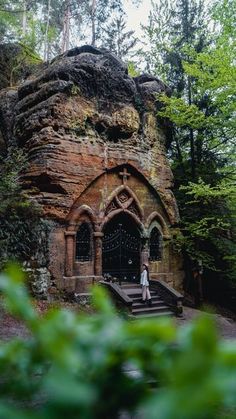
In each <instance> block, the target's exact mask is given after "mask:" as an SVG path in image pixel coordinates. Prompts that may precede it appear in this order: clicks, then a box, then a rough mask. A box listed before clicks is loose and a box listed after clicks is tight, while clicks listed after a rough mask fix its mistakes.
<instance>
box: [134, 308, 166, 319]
mask: <svg viewBox="0 0 236 419" xmlns="http://www.w3.org/2000/svg"><path fill="white" fill-rule="evenodd" d="M165 316H166V317H170V316H174V313H173V311H167V310H166V311H163V312H157V313H144V314H139V315H137V314H136V315H131V316H130V317H132V318H133V319H135V320H137V319H145V318H146V317H147V318H148V317H152V318H159V317H165Z"/></svg>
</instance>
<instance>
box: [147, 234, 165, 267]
mask: <svg viewBox="0 0 236 419" xmlns="http://www.w3.org/2000/svg"><path fill="white" fill-rule="evenodd" d="M149 251H150V253H149V255H150V256H149V258H150V260H151V261H157V260H161V257H162V236H161V233H160V231H159V230H158V228H157V227H154V228H153V229H152V231H151V235H150V241H149Z"/></svg>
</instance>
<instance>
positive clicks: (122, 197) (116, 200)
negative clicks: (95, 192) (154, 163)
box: [105, 185, 144, 220]
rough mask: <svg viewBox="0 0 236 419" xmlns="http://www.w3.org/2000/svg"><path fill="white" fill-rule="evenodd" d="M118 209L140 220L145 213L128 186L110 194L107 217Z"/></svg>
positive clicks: (106, 211) (120, 187)
mask: <svg viewBox="0 0 236 419" xmlns="http://www.w3.org/2000/svg"><path fill="white" fill-rule="evenodd" d="M118 209H121V210H123V211H125V210H127V211H129V212H130V213H133V214H134V215H135V216H136V217H137V218H139V219H140V220H142V219H143V216H144V213H143V209H142V207H141V205H140V203H139V201H138V198H137V196H136V195H135V193H134V192H133V191H132V189H130V188H129V186H127V185H121V186H119V187H118V188H116V189H115V190H114V191H113V192H112V193H111V194H110V196H109V197H108V199H107V205H106V209H105V215H106V216H108V215H109V213H110V212H112V211H117V210H118Z"/></svg>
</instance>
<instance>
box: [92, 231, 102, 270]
mask: <svg viewBox="0 0 236 419" xmlns="http://www.w3.org/2000/svg"><path fill="white" fill-rule="evenodd" d="M93 235H94V275H95V276H101V275H102V238H103V236H104V234H103V233H102V232H100V231H95V232H94V233H93Z"/></svg>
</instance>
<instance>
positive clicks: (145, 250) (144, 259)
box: [140, 236, 149, 268]
mask: <svg viewBox="0 0 236 419" xmlns="http://www.w3.org/2000/svg"><path fill="white" fill-rule="evenodd" d="M148 261H149V237H147V236H145V237H142V250H141V261H140V262H141V268H142V264H143V263H145V264H147V265H148Z"/></svg>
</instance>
